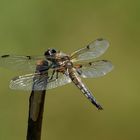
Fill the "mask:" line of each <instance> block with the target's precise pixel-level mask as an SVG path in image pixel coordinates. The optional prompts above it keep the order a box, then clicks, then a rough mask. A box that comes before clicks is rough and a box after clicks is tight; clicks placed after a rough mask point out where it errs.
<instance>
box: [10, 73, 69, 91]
mask: <svg viewBox="0 0 140 140" xmlns="http://www.w3.org/2000/svg"><path fill="white" fill-rule="evenodd" d="M70 82H71V80H70V78H69V77H68V76H66V75H64V74H62V73H59V78H58V79H56V78H55V75H54V78H53V79H51V80H49V77H48V75H47V74H46V75H40V74H37V73H35V74H27V75H23V76H18V77H16V78H14V79H12V80H11V82H10V88H11V89H15V90H27V91H30V90H46V89H53V88H56V87H58V86H62V85H65V84H68V83H70Z"/></svg>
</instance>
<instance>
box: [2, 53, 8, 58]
mask: <svg viewBox="0 0 140 140" xmlns="http://www.w3.org/2000/svg"><path fill="white" fill-rule="evenodd" d="M9 56H10V55H9V54H6V55H2V56H1V57H2V58H5V57H9Z"/></svg>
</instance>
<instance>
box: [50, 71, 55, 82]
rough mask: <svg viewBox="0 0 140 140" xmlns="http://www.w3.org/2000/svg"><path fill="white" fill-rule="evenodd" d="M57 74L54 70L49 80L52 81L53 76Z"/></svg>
mask: <svg viewBox="0 0 140 140" xmlns="http://www.w3.org/2000/svg"><path fill="white" fill-rule="evenodd" d="M55 72H56V70H53V72H52V75H51V77H50V78H49V80H52V79H53V76H54V74H55Z"/></svg>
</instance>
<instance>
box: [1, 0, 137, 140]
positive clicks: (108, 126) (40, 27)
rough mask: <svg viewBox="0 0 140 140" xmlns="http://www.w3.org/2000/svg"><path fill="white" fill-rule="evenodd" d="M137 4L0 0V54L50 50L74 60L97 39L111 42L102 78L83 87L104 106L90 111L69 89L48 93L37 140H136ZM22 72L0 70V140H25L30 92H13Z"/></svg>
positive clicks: (75, 91) (123, 1)
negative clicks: (76, 53)
mask: <svg viewBox="0 0 140 140" xmlns="http://www.w3.org/2000/svg"><path fill="white" fill-rule="evenodd" d="M139 35H140V1H139V0H133V1H131V0H117V1H113V0H106V1H103V0H102V1H101V0H78V1H74V0H71V1H70V0H69V1H66V0H59V1H58V0H46V1H45V0H29V1H28V0H24V1H23V0H12V1H10V0H1V1H0V53H1V54H7V53H8V54H18V55H41V54H43V52H44V51H45V50H46V49H47V48H51V47H53V48H56V49H58V50H62V51H64V52H66V53H71V52H73V51H75V50H77V49H79V48H81V47H84V46H85V45H87V44H88V43H89V42H91V41H92V40H95V39H96V38H100V37H104V38H106V39H108V40H109V41H110V44H111V45H110V48H109V49H108V51H107V52H106V53H105V54H104V55H103V56H102V57H101V58H99V59H108V60H111V61H112V63H113V64H114V66H115V69H114V70H113V71H112V72H111V73H109V74H108V75H107V76H105V77H102V78H98V79H89V80H85V79H84V82H85V83H86V84H87V85H88V87H89V88H90V90H91V91H93V92H94V94H95V96H96V98H97V100H98V101H99V102H101V104H102V105H103V107H104V111H101V112H99V111H97V110H96V109H95V107H93V105H92V104H91V103H90V102H89V101H88V100H87V99H86V98H85V97H84V96H83V95H82V94H81V93H80V91H78V89H77V88H76V87H75V86H74V85H73V84H69V85H66V86H63V87H59V88H57V89H53V90H49V91H47V96H46V102H45V112H44V120H43V133H42V140H46V139H48V140H85V139H88V140H102V139H104V140H132V139H134V140H139V139H140V133H139V131H140V86H139V82H140V81H139V78H140V74H139V72H140V63H139V61H140V53H139V52H140V43H139V40H140V39H139ZM18 74H19V72H16V71H14V72H13V71H9V70H7V69H4V68H0V77H1V78H0V79H1V80H0V90H1V92H0V140H25V137H26V130H27V118H28V99H29V96H30V92H23V91H22V92H21V91H13V90H10V89H9V87H8V85H9V81H10V79H11V78H12V77H14V76H16V75H18Z"/></svg>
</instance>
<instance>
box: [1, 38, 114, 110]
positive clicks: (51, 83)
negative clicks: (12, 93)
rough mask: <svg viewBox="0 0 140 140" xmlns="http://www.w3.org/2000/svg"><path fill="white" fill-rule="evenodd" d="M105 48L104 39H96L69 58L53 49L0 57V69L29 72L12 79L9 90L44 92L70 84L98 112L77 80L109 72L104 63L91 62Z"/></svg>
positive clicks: (107, 63) (88, 94) (83, 85)
mask: <svg viewBox="0 0 140 140" xmlns="http://www.w3.org/2000/svg"><path fill="white" fill-rule="evenodd" d="M108 47H109V42H108V41H107V40H105V39H97V40H95V41H93V42H91V43H90V44H89V45H87V46H86V47H84V48H82V49H79V50H77V51H75V52H73V53H72V54H70V55H67V54H64V53H62V52H60V51H56V50H55V49H48V50H47V51H46V52H45V53H44V55H42V56H16V55H2V56H1V57H0V66H3V67H6V68H9V69H13V70H16V71H18V70H21V71H28V72H30V74H26V75H23V76H18V77H15V78H13V79H12V80H11V81H10V88H11V89H19V90H46V89H52V88H56V87H58V86H62V85H65V84H68V83H70V82H73V83H74V84H75V85H76V86H77V87H78V88H79V89H80V90H81V92H82V93H83V94H84V95H85V96H86V97H87V98H88V99H89V100H90V102H91V103H92V104H94V105H95V106H96V107H97V109H99V110H102V109H103V108H102V107H101V105H100V104H99V103H98V102H97V101H96V99H95V97H94V96H93V94H92V93H91V91H90V90H89V89H88V88H87V87H86V86H85V84H84V83H83V82H82V80H81V78H97V77H100V76H104V75H105V74H107V73H108V72H110V71H111V70H112V69H113V65H112V64H111V62H110V61H108V60H96V61H93V60H92V59H94V58H97V57H99V56H101V55H102V54H103V53H104V52H105V51H106V50H107V48H108Z"/></svg>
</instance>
